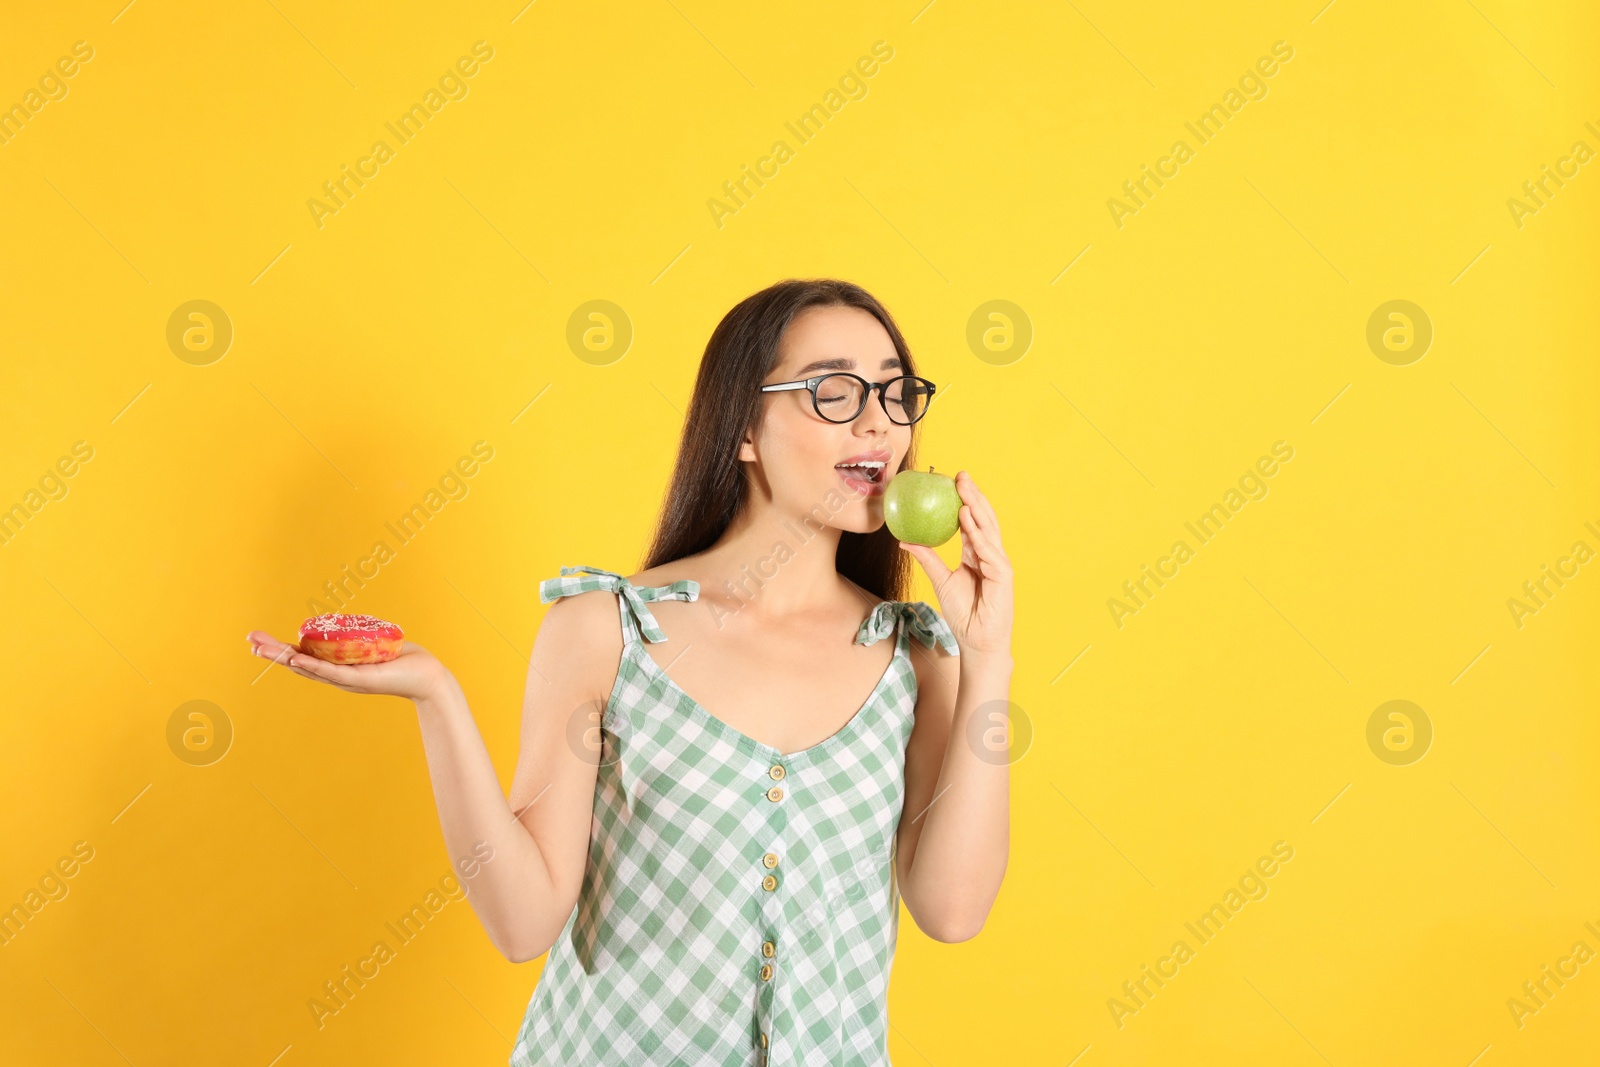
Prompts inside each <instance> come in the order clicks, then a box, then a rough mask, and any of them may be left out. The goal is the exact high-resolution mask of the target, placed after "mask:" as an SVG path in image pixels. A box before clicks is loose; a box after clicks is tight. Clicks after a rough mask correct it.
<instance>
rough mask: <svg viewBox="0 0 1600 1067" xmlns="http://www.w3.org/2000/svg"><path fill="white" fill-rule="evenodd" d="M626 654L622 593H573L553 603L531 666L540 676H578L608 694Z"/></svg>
mask: <svg viewBox="0 0 1600 1067" xmlns="http://www.w3.org/2000/svg"><path fill="white" fill-rule="evenodd" d="M621 656H622V622H621V616H620V613H619V610H618V606H617V595H616V594H615V593H612V592H609V591H608V590H604V589H591V590H588V591H587V592H583V593H570V594H568V595H566V596H563V597H561V598H559V599H557V600H555V601H553V602H552V603H551V604H550V610H549V611H548V612H546V613H545V617H544V621H543V622H541V623H540V624H539V633H538V636H537V637H535V638H534V642H533V656H532V659H531V661H530V663H529V666H530V667H531V668H532V669H533V670H534V671H536V672H538V673H539V674H540V675H542V676H545V677H550V676H551V675H552V674H559V675H566V676H568V677H572V676H574V675H576V676H577V677H580V678H582V679H583V680H584V688H586V689H588V690H589V691H590V692H591V693H592V694H593V695H595V696H604V695H605V694H607V693H609V692H610V690H611V686H612V684H613V683H614V682H615V679H616V669H617V663H618V660H619V659H620V658H621Z"/></svg>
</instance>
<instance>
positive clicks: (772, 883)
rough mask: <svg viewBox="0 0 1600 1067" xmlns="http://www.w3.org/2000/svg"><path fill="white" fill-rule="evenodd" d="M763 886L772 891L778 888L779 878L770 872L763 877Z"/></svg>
mask: <svg viewBox="0 0 1600 1067" xmlns="http://www.w3.org/2000/svg"><path fill="white" fill-rule="evenodd" d="M761 888H762V889H765V890H766V891H767V892H769V893H770V892H772V891H773V890H774V889H776V888H778V879H777V878H775V877H773V876H772V875H770V874H769V875H767V876H766V877H765V878H763V879H761Z"/></svg>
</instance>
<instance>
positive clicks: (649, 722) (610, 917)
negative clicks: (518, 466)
mask: <svg viewBox="0 0 1600 1067" xmlns="http://www.w3.org/2000/svg"><path fill="white" fill-rule="evenodd" d="M596 589H603V590H606V591H608V592H613V593H617V594H619V596H618V598H617V603H618V610H619V613H620V616H621V620H622V629H623V653H622V660H621V663H620V665H619V668H618V671H617V681H616V685H615V687H614V688H613V689H612V691H611V697H610V700H609V701H608V702H607V704H606V708H605V711H604V713H603V715H602V716H601V722H600V725H601V730H602V739H603V744H602V750H601V754H600V767H599V777H598V780H597V781H596V784H595V794H594V821H593V822H592V824H591V826H590V833H589V860H588V865H587V867H586V869H585V872H584V878H583V885H582V889H581V891H580V892H579V895H578V903H577V906H576V907H575V908H574V909H573V912H572V915H571V916H569V917H568V919H567V923H566V926H565V928H564V929H563V930H562V932H561V935H560V937H559V938H558V939H557V940H556V943H555V944H554V945H553V946H552V947H551V949H550V953H549V956H548V958H547V959H546V961H545V965H544V971H543V973H542V974H541V975H540V977H539V984H538V987H537V988H536V989H535V990H534V993H533V999H532V1000H531V1001H530V1002H529V1004H528V1010H527V1013H526V1014H525V1015H524V1017H523V1021H522V1026H521V1029H520V1030H519V1031H518V1034H517V1041H516V1044H515V1046H514V1048H513V1049H512V1052H511V1059H510V1062H511V1064H512V1065H513V1067H568V1065H571V1067H577V1065H582V1067H597V1065H611V1064H615V1065H618V1067H621V1065H627V1067H656V1065H659V1067H704V1065H721V1067H735V1065H739V1067H766V1065H771V1067H778V1065H789V1064H793V1065H795V1067H846V1065H848V1067H877V1065H883V1064H888V1063H889V1052H888V1015H887V1003H888V988H889V972H890V968H891V965H892V964H893V962H894V951H895V940H896V934H897V932H898V924H899V915H900V910H899V909H900V898H899V892H898V886H897V885H896V882H895V874H894V851H895V831H896V829H897V828H898V826H899V824H900V814H901V807H902V803H903V800H904V785H905V780H904V768H905V747H906V742H907V740H908V739H909V737H910V736H911V727H912V722H913V709H914V707H915V705H916V699H917V680H916V674H915V671H914V668H913V666H912V663H911V658H910V647H909V636H915V637H916V638H917V639H918V640H920V641H921V642H922V643H923V644H924V645H925V646H926V647H928V648H929V649H932V648H933V647H934V646H935V645H936V644H937V645H938V646H939V647H942V648H944V649H945V650H946V651H948V652H950V653H951V654H952V655H955V654H959V651H958V648H957V645H956V641H955V637H954V636H953V635H952V634H951V632H950V629H949V627H948V626H946V624H945V622H944V620H943V619H942V618H940V617H939V614H938V612H936V611H934V610H933V609H932V608H930V607H929V606H928V605H927V604H924V603H921V602H917V603H906V602H902V601H884V602H881V603H879V604H877V605H876V606H875V607H874V608H873V610H872V613H871V614H870V615H869V616H868V617H867V619H866V621H864V622H863V623H862V624H861V627H860V629H859V630H858V631H857V633H856V643H857V644H863V645H870V644H872V643H874V642H876V641H878V640H879V639H881V638H883V637H886V636H889V635H891V634H893V635H894V638H895V651H894V656H893V658H892V659H891V660H890V662H889V666H888V668H887V669H886V670H885V671H884V674H883V676H882V677H881V678H880V679H879V681H878V684H877V686H876V688H874V690H873V691H872V694H871V696H869V697H868V698H867V701H866V703H865V704H864V705H863V706H862V707H861V709H860V710H859V711H858V712H857V713H856V715H855V717H854V718H852V719H851V720H850V721H849V723H847V724H846V725H845V726H844V727H843V728H842V729H841V730H840V731H839V732H838V733H836V734H834V735H833V736H832V737H829V738H828V739H827V740H825V741H822V742H821V743H820V744H817V745H814V746H812V747H811V748H808V749H804V750H802V751H799V752H791V753H788V754H784V753H781V752H779V751H778V750H777V749H776V748H773V747H771V746H769V745H764V744H761V743H759V742H757V741H755V740H754V739H752V738H750V737H747V736H745V735H744V734H743V733H740V732H739V731H738V730H735V729H734V728H733V727H732V726H729V725H728V724H727V723H724V722H723V721H722V720H720V719H718V718H716V717H715V716H713V715H712V714H711V713H710V712H708V711H706V710H705V709H704V708H702V707H701V706H700V705H699V704H698V703H696V702H695V700H694V699H693V698H692V697H690V696H689V695H688V694H687V693H685V692H684V691H683V690H682V689H679V688H678V686H677V685H676V684H675V683H674V682H673V681H672V680H671V679H670V678H669V677H668V676H667V674H666V672H665V671H663V670H662V669H661V668H660V666H658V665H657V664H656V662H655V660H653V659H652V658H651V657H650V655H649V654H648V653H647V652H646V651H645V646H644V642H645V640H651V641H664V640H666V637H665V635H664V634H662V633H661V630H660V629H659V627H657V626H656V624H655V620H654V618H652V617H651V615H650V609H649V606H648V605H649V603H650V602H652V601H657V600H666V599H672V600H689V601H692V600H696V599H697V598H698V597H699V595H700V587H699V584H698V583H696V582H692V581H680V582H674V583H673V584H672V585H669V586H655V587H649V588H644V587H640V588H635V587H634V586H632V585H631V584H629V582H628V580H627V579H626V578H624V577H623V576H622V575H620V574H614V573H612V572H610V571H603V570H599V569H597V568H594V567H562V568H561V577H559V578H551V579H549V580H547V581H544V582H541V583H540V585H539V599H540V601H541V602H543V603H547V604H548V603H550V602H551V601H553V600H555V599H557V598H559V597H563V596H569V595H572V594H574V593H583V592H588V591H590V590H596ZM901 623H904V624H905V625H903V626H902V625H901ZM908 635H909V636H908Z"/></svg>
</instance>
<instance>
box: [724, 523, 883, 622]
mask: <svg viewBox="0 0 1600 1067" xmlns="http://www.w3.org/2000/svg"><path fill="white" fill-rule="evenodd" d="M840 533H841V531H840V530H839V529H837V528H836V527H833V526H825V525H823V524H821V523H820V522H818V521H817V519H816V518H815V517H813V516H811V515H810V514H808V513H806V512H799V511H796V512H793V513H791V512H789V511H787V510H785V509H783V508H781V507H780V506H779V505H777V504H775V503H774V502H773V501H772V499H771V498H769V497H764V496H762V495H761V494H758V493H752V494H751V495H750V497H749V498H747V499H746V501H745V506H744V509H743V511H742V512H741V513H740V514H739V515H738V516H736V517H735V518H734V520H733V522H732V523H730V524H729V526H728V528H727V529H726V530H724V531H723V533H722V536H721V537H719V538H718V539H717V542H716V544H714V545H712V546H711V547H710V548H709V549H707V550H706V551H705V552H704V553H702V554H701V555H700V558H699V561H698V562H699V564H700V566H701V568H703V571H704V573H705V575H706V579H705V584H706V585H707V586H709V589H707V590H706V592H710V593H712V594H713V595H715V596H717V597H719V598H727V599H728V600H729V601H731V602H732V603H731V604H730V607H732V608H733V609H735V610H739V611H749V612H752V613H754V614H756V615H758V616H766V617H772V618H782V617H785V616H789V615H796V614H805V613H807V612H810V611H814V610H818V609H822V608H825V607H826V606H828V605H830V604H836V603H837V602H838V598H839V595H840V592H841V590H849V591H850V592H852V593H853V592H854V590H853V588H852V587H851V586H849V585H848V584H847V583H846V582H845V580H844V579H843V578H841V577H840V576H839V572H838V570H837V568H836V566H835V563H834V559H835V557H836V556H837V554H838V550H839V536H840Z"/></svg>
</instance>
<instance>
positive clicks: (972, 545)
mask: <svg viewBox="0 0 1600 1067" xmlns="http://www.w3.org/2000/svg"><path fill="white" fill-rule="evenodd" d="M960 515H961V548H962V551H961V562H962V563H964V564H966V565H967V566H969V567H971V568H972V569H973V570H976V571H978V572H980V573H981V574H982V575H983V576H984V578H985V579H988V580H991V581H1000V580H1002V579H1004V578H1005V576H1006V574H1007V573H1008V572H1009V569H1010V563H1009V562H1008V561H1007V560H1006V559H1005V556H1004V554H1003V553H1001V551H1000V549H999V547H998V546H997V545H996V544H995V542H994V539H993V538H992V537H991V536H990V533H989V531H988V530H985V529H984V528H983V527H981V526H979V525H978V520H977V517H976V515H975V514H974V513H973V511H972V508H971V506H970V505H963V506H962V508H961V512H960Z"/></svg>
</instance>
